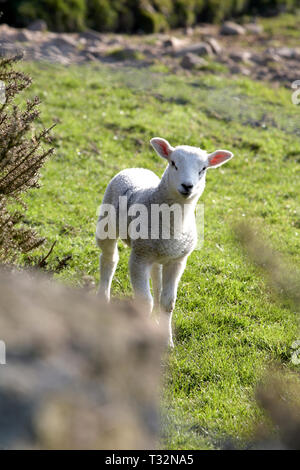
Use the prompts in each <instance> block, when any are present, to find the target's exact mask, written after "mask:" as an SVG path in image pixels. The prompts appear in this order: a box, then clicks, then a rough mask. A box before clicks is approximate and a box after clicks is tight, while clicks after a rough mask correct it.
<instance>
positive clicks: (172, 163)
mask: <svg viewBox="0 0 300 470" xmlns="http://www.w3.org/2000/svg"><path fill="white" fill-rule="evenodd" d="M171 165H172V166H173V167H174V168H175V170H177V166H176V165H175V163H174V162H173V160H171Z"/></svg>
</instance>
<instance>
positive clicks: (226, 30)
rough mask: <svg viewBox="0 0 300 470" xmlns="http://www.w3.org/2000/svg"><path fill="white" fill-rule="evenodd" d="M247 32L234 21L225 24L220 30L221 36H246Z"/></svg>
mask: <svg viewBox="0 0 300 470" xmlns="http://www.w3.org/2000/svg"><path fill="white" fill-rule="evenodd" d="M245 33H246V30H245V28H243V26H241V25H239V24H237V23H234V22H233V21H225V23H223V25H222V27H221V29H220V34H223V35H226V36H227V35H242V34H245Z"/></svg>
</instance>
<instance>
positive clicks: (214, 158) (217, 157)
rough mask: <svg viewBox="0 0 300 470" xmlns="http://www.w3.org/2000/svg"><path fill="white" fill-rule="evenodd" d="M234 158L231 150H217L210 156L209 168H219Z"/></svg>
mask: <svg viewBox="0 0 300 470" xmlns="http://www.w3.org/2000/svg"><path fill="white" fill-rule="evenodd" d="M232 157H233V153H231V152H229V150H216V151H215V152H213V153H210V154H209V155H208V168H217V167H218V166H221V165H223V163H225V162H227V160H230V159H231V158H232Z"/></svg>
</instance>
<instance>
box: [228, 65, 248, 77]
mask: <svg viewBox="0 0 300 470" xmlns="http://www.w3.org/2000/svg"><path fill="white" fill-rule="evenodd" d="M230 72H231V73H233V74H241V75H246V76H249V75H250V73H251V72H250V70H249V69H247V68H246V67H243V66H241V65H234V66H233V67H230Z"/></svg>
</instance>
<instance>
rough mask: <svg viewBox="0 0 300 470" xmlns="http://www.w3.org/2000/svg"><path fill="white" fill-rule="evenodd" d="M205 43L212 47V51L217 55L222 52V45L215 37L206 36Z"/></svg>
mask: <svg viewBox="0 0 300 470" xmlns="http://www.w3.org/2000/svg"><path fill="white" fill-rule="evenodd" d="M206 42H207V44H209V45H210V47H211V48H212V50H213V52H214V53H215V54H217V55H219V54H221V52H222V47H221V45H220V43H219V42H218V41H217V40H216V39H215V38H208V39H206Z"/></svg>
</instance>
